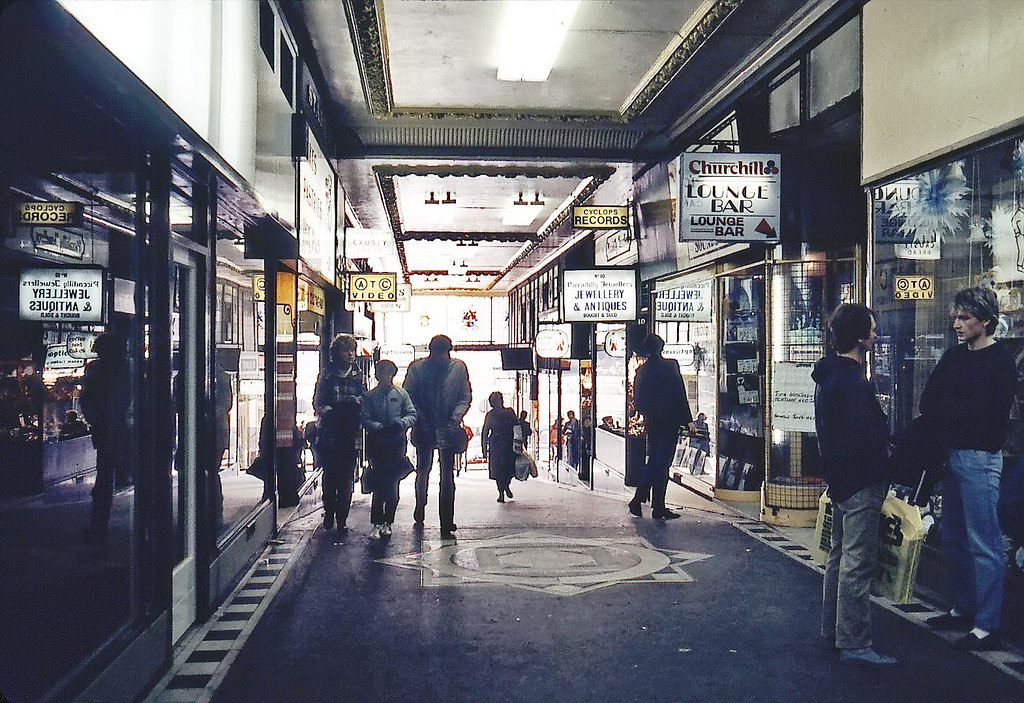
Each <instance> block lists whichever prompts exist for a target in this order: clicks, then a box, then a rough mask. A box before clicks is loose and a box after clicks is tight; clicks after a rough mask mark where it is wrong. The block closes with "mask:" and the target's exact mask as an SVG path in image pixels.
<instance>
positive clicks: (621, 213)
mask: <svg viewBox="0 0 1024 703" xmlns="http://www.w3.org/2000/svg"><path fill="white" fill-rule="evenodd" d="M572 226H573V228H574V229H629V211H628V209H627V208H626V206H625V205H587V206H583V207H574V208H573V209H572Z"/></svg>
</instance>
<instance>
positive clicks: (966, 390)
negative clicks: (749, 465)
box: [812, 287, 1017, 666]
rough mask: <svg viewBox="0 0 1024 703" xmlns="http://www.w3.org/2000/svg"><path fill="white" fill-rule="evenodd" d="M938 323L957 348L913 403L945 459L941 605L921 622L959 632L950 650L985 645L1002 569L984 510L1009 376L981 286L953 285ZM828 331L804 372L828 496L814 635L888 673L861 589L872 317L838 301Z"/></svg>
mask: <svg viewBox="0 0 1024 703" xmlns="http://www.w3.org/2000/svg"><path fill="white" fill-rule="evenodd" d="M950 316H951V318H952V324H953V329H954V331H955V332H956V336H957V341H958V344H957V345H956V346H954V347H952V348H951V349H949V350H948V351H947V352H946V353H945V354H944V355H943V356H942V358H941V359H940V360H939V363H938V365H937V366H936V368H935V370H934V371H933V372H932V374H931V376H930V378H929V380H928V382H927V384H926V385H925V389H924V392H923V394H922V395H921V402H920V413H921V417H922V418H923V419H925V420H926V425H925V426H926V427H928V428H929V432H930V433H931V436H930V437H929V440H930V443H931V444H932V446H933V447H935V446H938V447H941V448H942V452H943V454H944V456H945V458H946V459H947V467H948V468H947V471H946V475H945V477H944V479H943V481H942V484H943V488H942V520H941V522H940V536H941V538H942V544H943V548H944V551H945V555H946V561H947V564H948V588H949V595H950V599H951V602H952V605H953V607H952V608H951V609H950V610H949V612H947V613H945V614H942V615H938V616H935V617H933V618H930V619H929V620H928V624H929V625H930V626H932V627H933V628H935V629H939V630H959V631H962V632H963V634H962V635H961V636H960V637H959V638H958V639H957V640H956V643H955V645H956V647H957V648H959V649H964V650H986V649H996V648H999V647H1000V642H999V640H998V637H997V634H996V631H997V630H998V628H999V621H1000V614H1001V608H1002V600H1003V578H1004V570H1005V556H1004V554H1003V541H1002V533H1001V531H1000V528H999V521H998V517H997V512H996V505H997V501H998V497H999V477H1000V472H1001V470H1002V454H1001V451H1000V450H1001V447H1002V445H1003V443H1004V441H1005V440H1006V436H1007V432H1008V427H1009V417H1010V406H1011V404H1012V402H1013V396H1014V392H1015V389H1016V385H1017V375H1016V369H1015V366H1014V362H1013V359H1012V357H1011V356H1010V354H1009V352H1008V351H1007V350H1006V349H1005V347H1004V346H1003V345H1002V344H1001V343H1000V342H997V341H996V340H995V338H994V337H993V334H994V333H995V330H996V326H997V324H998V321H999V306H998V302H997V298H996V295H995V293H994V292H993V291H992V290H990V289H988V288H981V287H975V288H967V289H964V290H961V291H960V292H958V293H957V294H956V296H955V297H954V299H953V302H952V305H951V306H950ZM829 333H830V334H829V337H830V343H831V346H832V353H830V354H828V355H827V356H826V357H825V358H823V359H821V360H820V361H818V363H817V364H816V365H815V368H814V371H813V373H812V377H813V379H814V381H815V383H816V384H817V385H816V392H815V398H814V407H815V425H816V430H817V439H818V446H819V450H820V454H821V460H822V468H823V471H824V476H825V480H826V482H827V484H828V493H829V496H830V498H831V500H832V547H831V550H830V552H829V555H828V559H827V561H826V565H825V579H824V586H823V594H822V622H821V633H822V635H823V636H824V637H825V638H826V639H827V640H828V641H829V642H831V643H832V644H833V645H834V646H835V648H836V649H837V650H839V656H840V660H841V661H843V662H845V663H851V664H864V665H870V666H893V665H895V664H896V663H897V660H896V659H895V658H893V657H890V656H886V655H884V654H881V653H879V652H877V651H876V650H875V649H874V646H873V641H872V631H871V601H870V587H871V580H872V576H873V574H874V571H875V564H876V560H877V556H878V526H879V517H880V511H881V507H882V502H883V501H884V500H885V496H886V491H887V487H888V483H889V478H890V476H889V472H888V451H889V443H890V437H889V431H888V422H887V421H886V418H885V415H884V413H883V412H882V409H881V406H880V404H879V402H878V399H877V396H876V395H875V391H874V388H873V387H872V386H871V384H870V382H869V381H868V380H867V377H866V375H865V369H864V359H865V355H866V353H867V352H868V351H870V350H871V348H872V346H873V345H874V342H875V338H876V332H875V319H874V315H873V314H872V312H871V310H870V309H868V308H867V307H865V306H863V305H855V304H844V305H841V306H839V308H837V309H836V311H835V312H834V313H833V315H832V317H831V319H830V321H829Z"/></svg>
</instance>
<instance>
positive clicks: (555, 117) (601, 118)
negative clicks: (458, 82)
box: [387, 107, 626, 125]
mask: <svg viewBox="0 0 1024 703" xmlns="http://www.w3.org/2000/svg"><path fill="white" fill-rule="evenodd" d="M387 116H388V117H394V118H408V119H421V120H422V119H426V120H504V121H506V122H527V121H529V122H558V123H561V124H572V125H578V124H585V125H593V124H600V123H613V124H624V123H625V121H626V120H625V119H624V118H623V117H622V115H621V114H620V113H618V112H586V113H570V114H567V113H560V112H520V111H518V110H476V109H472V108H446V109H443V110H441V109H436V108H429V107H410V108H396V109H392V110H391V112H390V113H389V114H388V115H387Z"/></svg>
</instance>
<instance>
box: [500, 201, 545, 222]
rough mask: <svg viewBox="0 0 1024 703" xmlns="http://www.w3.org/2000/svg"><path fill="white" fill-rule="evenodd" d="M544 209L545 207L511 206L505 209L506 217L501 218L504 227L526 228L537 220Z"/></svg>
mask: <svg viewBox="0 0 1024 703" xmlns="http://www.w3.org/2000/svg"><path fill="white" fill-rule="evenodd" d="M543 209H544V206H543V205H509V206H508V207H507V208H505V216H504V217H502V218H501V224H503V225H510V226H514V225H519V226H525V225H528V224H530V223H531V222H533V221H534V220H535V219H537V215H539V214H540V213H541V210H543Z"/></svg>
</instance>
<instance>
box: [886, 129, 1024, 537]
mask: <svg viewBox="0 0 1024 703" xmlns="http://www.w3.org/2000/svg"><path fill="white" fill-rule="evenodd" d="M871 201H872V229H873V236H874V248H873V259H874V275H873V276H872V286H873V289H872V291H873V292H872V307H873V308H874V310H875V314H876V320H877V324H878V340H877V342H876V344H875V354H874V355H873V373H874V380H875V383H876V385H877V387H878V390H879V395H880V398H881V400H882V404H883V409H884V410H885V411H886V414H887V415H888V418H889V422H890V423H891V425H892V429H893V431H899V430H900V429H901V428H903V427H906V425H907V423H909V421H910V420H911V418H913V417H914V416H915V415H916V414H917V412H918V404H919V401H920V396H921V392H922V391H923V390H924V385H925V383H926V382H927V381H928V378H929V376H930V375H931V373H932V371H933V370H934V369H935V366H936V364H937V363H938V361H939V358H940V357H941V356H942V354H943V353H944V352H945V351H946V350H947V349H948V348H950V347H951V346H953V345H954V344H955V343H956V338H955V335H954V334H953V333H952V329H951V322H950V317H949V304H950V301H951V300H952V299H953V296H954V294H955V293H956V292H957V290H959V289H961V288H964V287H968V286H977V285H982V286H989V287H991V288H992V289H994V290H995V292H996V295H997V297H998V300H999V308H1000V316H999V325H998V328H997V330H996V337H997V339H999V340H1000V342H1001V343H1002V344H1004V345H1006V347H1007V349H1008V351H1009V352H1010V353H1011V355H1012V356H1013V357H1014V359H1016V361H1017V364H1018V377H1021V376H1022V375H1024V135H1021V134H1018V135H1015V136H1014V137H1012V138H1009V139H1005V140H1002V141H1000V142H997V143H995V144H993V145H991V146H988V147H986V148H983V149H979V150H977V151H973V152H971V153H969V154H966V155H964V156H963V157H962V158H960V159H958V160H952V161H947V162H945V163H940V164H937V165H934V166H933V167H931V168H929V169H927V170H924V171H920V172H916V173H911V174H909V175H906V176H904V177H901V178H899V179H896V180H892V181H889V182H887V183H884V184H882V185H879V186H877V187H875V188H873V189H872V190H871ZM1018 384H1019V382H1018ZM1022 410H1024V393H1022V392H1021V388H1020V387H1019V385H1018V391H1017V398H1016V400H1015V402H1014V405H1013V408H1012V410H1011V422H1010V434H1009V438H1008V441H1007V443H1006V445H1005V446H1004V453H1005V454H1006V455H1007V456H1021V455H1022V454H1024V422H1022V417H1024V414H1022ZM924 512H925V513H926V514H927V513H932V514H933V517H936V518H939V517H940V513H939V511H938V506H937V505H935V504H932V505H930V506H929V507H928V508H926V509H925V511H924Z"/></svg>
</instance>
